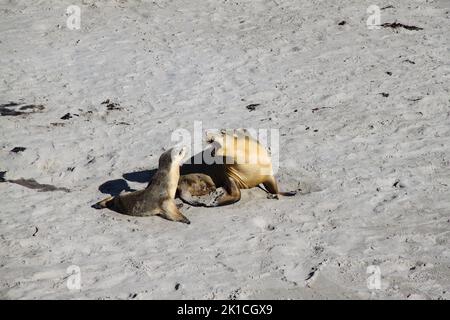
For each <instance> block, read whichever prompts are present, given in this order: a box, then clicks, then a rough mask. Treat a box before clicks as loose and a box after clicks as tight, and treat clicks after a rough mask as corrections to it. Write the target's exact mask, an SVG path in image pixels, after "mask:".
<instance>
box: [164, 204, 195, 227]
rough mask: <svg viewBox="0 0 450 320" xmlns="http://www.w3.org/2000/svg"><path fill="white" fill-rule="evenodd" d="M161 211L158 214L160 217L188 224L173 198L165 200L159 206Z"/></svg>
mask: <svg viewBox="0 0 450 320" xmlns="http://www.w3.org/2000/svg"><path fill="white" fill-rule="evenodd" d="M161 209H162V211H161V213H160V214H159V215H160V216H161V217H163V218H165V219H167V220H172V221H178V222H183V223H187V224H190V223H191V222H190V221H189V219H188V218H186V217H185V216H184V215H183V214H182V213H181V211H180V210H178V208H177V205H176V203H175V201H174V200H173V199H168V200H165V201H164V202H163V204H162V206H161Z"/></svg>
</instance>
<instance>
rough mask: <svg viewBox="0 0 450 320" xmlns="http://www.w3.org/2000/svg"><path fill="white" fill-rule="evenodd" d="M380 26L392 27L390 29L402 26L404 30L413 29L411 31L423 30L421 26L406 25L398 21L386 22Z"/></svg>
mask: <svg viewBox="0 0 450 320" xmlns="http://www.w3.org/2000/svg"><path fill="white" fill-rule="evenodd" d="M381 26H382V27H383V28H392V29H398V28H403V29H406V30H413V31H418V30H423V28H421V27H416V26H408V25H406V24H403V23H400V22H386V23H383V24H382V25H381Z"/></svg>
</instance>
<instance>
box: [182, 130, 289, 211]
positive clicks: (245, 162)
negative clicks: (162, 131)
mask: <svg viewBox="0 0 450 320" xmlns="http://www.w3.org/2000/svg"><path fill="white" fill-rule="evenodd" d="M206 141H207V142H208V143H210V144H211V145H212V146H213V147H214V152H213V153H214V155H213V156H214V159H215V161H214V163H212V164H206V163H204V162H203V163H201V164H185V165H183V166H182V167H181V174H182V175H181V177H180V181H179V182H178V189H177V193H178V196H179V197H180V198H181V199H182V200H183V201H185V202H187V203H189V204H191V205H199V206H207V207H215V206H223V205H227V204H231V203H234V202H236V201H239V200H240V198H241V191H240V190H241V189H250V188H254V187H257V186H259V185H261V184H262V185H263V186H264V188H265V190H266V191H267V192H268V193H269V194H271V195H273V198H278V195H284V196H293V195H295V194H296V193H295V192H280V191H279V189H278V184H277V182H276V180H275V177H274V176H273V168H272V161H271V158H270V156H269V154H268V153H267V150H266V149H265V147H264V146H263V145H262V144H261V143H260V142H259V141H258V140H257V139H255V138H253V137H252V136H251V135H250V134H249V133H248V132H247V131H246V130H245V129H238V130H234V131H232V132H230V131H229V130H221V131H220V132H209V133H207V136H206ZM201 155H202V158H203V157H204V156H205V155H208V154H207V153H205V152H203V154H201ZM191 160H193V159H191ZM217 160H219V161H217ZM191 162H192V161H191ZM219 187H223V192H222V193H220V192H219V191H218V190H217V188H219ZM211 192H212V193H213V194H212V195H213V197H212V198H210V199H209V200H206V202H204V201H203V200H202V199H199V198H198V197H202V196H205V195H208V194H211Z"/></svg>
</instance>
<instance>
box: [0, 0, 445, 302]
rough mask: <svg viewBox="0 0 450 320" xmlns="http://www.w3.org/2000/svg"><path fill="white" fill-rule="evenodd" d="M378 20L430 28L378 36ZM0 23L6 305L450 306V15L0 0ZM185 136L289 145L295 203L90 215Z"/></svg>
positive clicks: (391, 4) (258, 197) (392, 4)
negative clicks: (77, 17) (236, 302)
mask: <svg viewBox="0 0 450 320" xmlns="http://www.w3.org/2000/svg"><path fill="white" fill-rule="evenodd" d="M73 4H75V5H78V6H80V8H81V29H79V30H70V29H69V28H68V27H67V26H66V19H67V14H66V8H67V7H68V6H69V5H73ZM372 4H375V5H378V6H379V7H380V8H382V10H381V23H394V22H398V23H401V24H404V25H406V26H417V27H420V28H423V29H417V30H415V28H413V29H412V30H409V29H407V28H404V27H402V26H401V25H391V26H393V27H389V26H387V25H386V26H385V27H382V28H380V29H376V30H371V29H369V28H368V27H367V25H366V21H367V18H368V13H367V12H366V10H367V8H368V7H369V6H370V5H372ZM0 17H1V20H0V62H1V64H0V75H1V76H0V113H1V115H0V137H1V138H0V171H1V172H2V173H1V174H0V180H2V181H3V182H2V183H0V199H1V200H0V201H1V202H0V223H1V224H0V250H1V255H0V297H1V298H5V299H27V298H32V299H39V298H49V299H55V298H63V299H111V298H113V299H114V298H119V299H164V298H171V299H189V298H190V299H202V298H206V299H245V298H254V299H262V298H275V299H284V298H292V299H311V298H318V299H333V298H337V299H370V298H372V299H380V298H387V299H449V298H450V248H449V238H450V214H449V213H450V193H449V191H450V190H449V188H450V187H449V185H450V170H449V166H450V153H449V151H450V91H449V89H450V49H449V47H450V33H449V30H450V2H449V1H446V0H441V1H432V0H430V1H425V0H414V1H407V0H401V1H386V0H382V1H381V2H378V3H374V2H373V1H372V0H371V1H357V0H344V1H318V0H311V1H306V0H305V1H301V0H296V1H294V0H288V1H283V0H276V1H275V0H257V1H241V0H239V1H226V0H224V1H212V0H210V1H204V0H190V1H163V0H154V1H144V0H142V1H137V0H136V1H131V0H130V1H112V0H111V1H94V0H85V1H66V0H64V1H56V0H55V1H25V0H23V1H15V0H2V1H1V2H0ZM395 26H397V28H395ZM108 100H109V101H108ZM102 102H103V103H102ZM249 104H258V105H257V106H256V107H255V108H254V110H249V109H247V108H246V106H247V105H249ZM68 113H69V114H68ZM67 114H68V115H67ZM61 118H63V119H61ZM194 121H201V122H202V126H203V128H204V129H207V128H239V127H244V128H276V129H279V130H280V131H279V132H280V152H279V157H280V168H279V170H278V172H277V179H278V181H279V184H280V185H281V188H282V189H284V190H294V189H300V192H299V194H298V195H296V196H295V197H290V198H282V199H280V200H274V199H268V198H267V197H266V195H265V193H264V192H263V191H262V190H261V189H258V188H255V189H251V190H244V191H243V195H242V199H241V201H240V202H238V203H236V204H233V205H230V206H225V207H220V208H197V207H190V206H188V205H184V206H183V207H182V208H181V210H182V212H183V213H184V214H185V215H186V216H187V217H188V218H189V219H190V220H191V224H190V225H186V224H181V223H174V222H170V221H166V220H163V219H161V218H159V217H147V218H135V217H128V216H124V215H120V214H118V213H115V212H113V211H110V210H107V209H106V210H94V209H92V208H91V207H90V206H91V205H92V204H93V203H95V202H96V201H98V200H99V199H102V198H104V197H105V196H108V192H110V193H113V192H118V191H121V190H129V189H142V188H144V187H145V186H146V183H147V180H148V178H149V175H148V171H146V170H151V169H154V168H156V167H157V161H158V158H159V155H160V154H161V153H162V152H163V150H165V149H166V148H167V147H169V146H170V145H171V144H172V143H173V142H172V141H171V133H172V132H173V131H174V130H176V129H179V128H185V129H187V130H189V131H193V128H194ZM16 147H22V148H25V149H20V148H18V149H17V148H16ZM14 148H16V149H14ZM13 149H14V150H13ZM12 150H13V151H12ZM70 266H78V267H79V270H80V273H79V274H78V273H77V274H76V275H80V276H81V278H80V279H81V288H80V289H76V288H75V289H73V287H72V289H69V288H68V286H67V283H68V281H69V280H71V279H73V278H71V277H72V276H70V274H69V273H68V272H67V270H68V268H69V267H70ZM368 268H369V269H368ZM69 269H70V268H69ZM370 270H375V271H374V272H375V273H374V274H373V275H371V274H370V272H371V271H370ZM377 270H379V271H380V277H381V278H380V279H381V287H373V286H371V285H369V286H368V285H367V282H368V280H370V279H372V280H373V279H374V278H372V277H373V276H377V275H378V273H377ZM368 271H370V272H369V273H368ZM369 282H370V281H369ZM69 287H70V286H69Z"/></svg>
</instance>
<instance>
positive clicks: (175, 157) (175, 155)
mask: <svg viewBox="0 0 450 320" xmlns="http://www.w3.org/2000/svg"><path fill="white" fill-rule="evenodd" d="M170 150H171V151H170V157H171V159H172V162H173V163H177V164H178V165H180V166H181V163H182V162H183V159H184V157H185V156H186V152H187V147H186V146H184V145H180V146H175V147H173V148H172V149H170Z"/></svg>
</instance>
